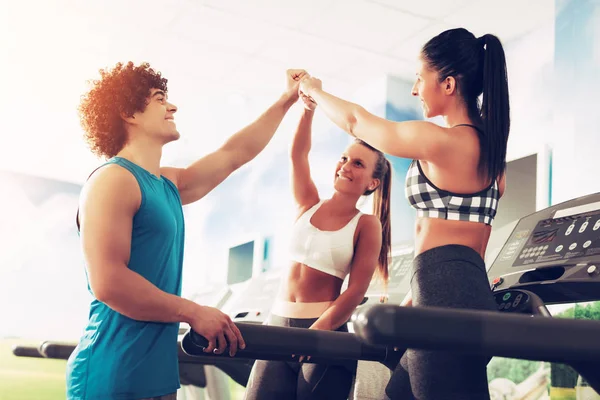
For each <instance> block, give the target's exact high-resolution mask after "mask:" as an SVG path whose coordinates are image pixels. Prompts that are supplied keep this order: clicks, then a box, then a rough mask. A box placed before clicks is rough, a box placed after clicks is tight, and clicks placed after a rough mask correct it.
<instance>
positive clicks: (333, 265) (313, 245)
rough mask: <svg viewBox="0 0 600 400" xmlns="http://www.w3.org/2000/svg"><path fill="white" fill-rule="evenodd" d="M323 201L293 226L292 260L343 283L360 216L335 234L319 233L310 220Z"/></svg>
mask: <svg viewBox="0 0 600 400" xmlns="http://www.w3.org/2000/svg"><path fill="white" fill-rule="evenodd" d="M323 201H324V200H321V201H319V202H318V203H317V204H315V205H314V206H313V207H311V208H310V209H309V210H308V211H306V212H305V213H304V214H302V215H301V216H300V218H298V220H297V221H296V223H295V224H294V226H293V228H292V235H291V240H290V255H291V259H292V260H293V261H296V262H299V263H301V264H304V265H306V266H307V267H310V268H313V269H316V270H319V271H322V272H325V273H326V274H329V275H333V276H336V277H338V278H340V279H342V280H344V279H345V278H346V275H348V274H349V273H350V266H351V263H352V257H353V256H354V232H355V231H356V227H357V225H358V221H359V219H360V217H361V215H363V213H362V212H358V213H357V214H356V215H355V216H354V217H353V218H352V219H351V220H350V222H348V223H347V224H346V226H344V227H343V228H341V229H339V230H337V231H322V230H320V229H319V228H316V227H315V226H314V225H313V224H312V223H311V222H310V219H311V218H312V216H313V215H314V213H315V212H316V211H317V210H318V209H319V207H320V206H321V205H322V204H323Z"/></svg>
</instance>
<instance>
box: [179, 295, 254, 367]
mask: <svg viewBox="0 0 600 400" xmlns="http://www.w3.org/2000/svg"><path fill="white" fill-rule="evenodd" d="M189 324H190V326H191V327H192V329H193V330H194V331H196V332H197V333H199V334H200V335H202V336H204V337H205V338H206V339H207V340H208V347H207V348H206V349H204V352H206V353H211V352H212V353H215V354H221V353H223V352H224V351H225V348H226V347H227V344H228V343H229V355H230V356H231V357H233V356H234V355H235V353H236V352H237V349H238V347H239V348H240V349H244V348H246V343H245V342H244V339H243V338H242V333H241V332H240V330H239V329H238V327H237V326H236V325H235V324H234V323H233V321H232V320H231V318H229V316H228V315H227V314H224V313H222V312H221V311H219V310H217V309H216V308H213V307H206V306H198V311H196V312H194V315H193V317H192V320H191V321H190V322H189Z"/></svg>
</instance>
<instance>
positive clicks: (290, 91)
mask: <svg viewBox="0 0 600 400" xmlns="http://www.w3.org/2000/svg"><path fill="white" fill-rule="evenodd" d="M307 76H310V75H308V72H306V71H305V70H303V69H288V70H287V71H286V90H285V92H286V94H287V95H288V96H289V97H290V99H291V100H293V101H296V100H298V85H299V84H300V80H302V78H304V77H307Z"/></svg>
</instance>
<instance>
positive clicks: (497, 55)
mask: <svg viewBox="0 0 600 400" xmlns="http://www.w3.org/2000/svg"><path fill="white" fill-rule="evenodd" d="M477 40H478V41H481V42H482V46H483V45H485V51H484V53H485V54H484V61H483V102H482V104H481V119H482V121H483V131H484V135H482V136H483V137H482V138H481V139H482V143H481V155H480V157H479V172H480V174H481V175H482V176H486V175H487V177H488V178H489V179H490V180H494V179H496V178H498V177H499V176H500V175H501V174H502V173H503V172H504V169H505V167H506V148H507V144H508V134H509V131H510V105H509V98H508V76H507V71H506V58H505V55H504V49H503V47H502V43H501V42H500V39H498V37H496V36H494V35H491V34H487V35H483V36H482V37H481V38H479V39H477Z"/></svg>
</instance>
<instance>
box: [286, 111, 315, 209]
mask: <svg viewBox="0 0 600 400" xmlns="http://www.w3.org/2000/svg"><path fill="white" fill-rule="evenodd" d="M313 117H314V110H308V109H306V108H305V109H304V111H303V113H302V117H301V118H300V122H298V128H297V129H296V133H295V134H294V139H293V141H292V146H291V149H290V158H291V161H292V179H291V180H292V191H293V193H294V199H295V200H296V204H297V205H298V208H299V214H300V215H301V214H302V213H304V212H305V211H306V210H308V209H309V208H310V207H312V206H314V205H315V204H317V203H318V202H319V192H318V191H317V187H316V186H315V183H314V182H313V180H312V178H311V176H310V164H309V163H308V153H309V152H310V148H311V134H312V132H311V128H312V121H313Z"/></svg>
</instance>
